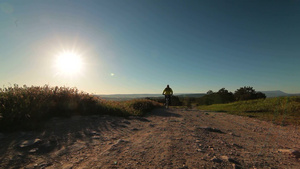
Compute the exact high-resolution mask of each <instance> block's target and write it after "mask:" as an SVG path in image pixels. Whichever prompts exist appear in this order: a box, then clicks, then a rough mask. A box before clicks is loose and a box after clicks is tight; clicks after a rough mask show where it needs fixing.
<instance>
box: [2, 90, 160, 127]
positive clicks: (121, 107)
mask: <svg viewBox="0 0 300 169" xmlns="http://www.w3.org/2000/svg"><path fill="white" fill-rule="evenodd" d="M156 106H159V104H158V103H156V102H153V101H150V100H145V99H144V100H143V99H140V100H131V101H125V102H113V101H106V100H103V99H100V98H98V97H95V96H92V95H89V94H87V93H84V92H80V91H78V89H76V88H68V87H49V86H47V85H45V86H43V87H40V86H32V87H27V86H23V87H19V86H17V85H15V86H14V87H8V88H4V89H1V88H0V131H14V130H20V129H21V130H32V129H37V128H40V127H41V126H42V125H43V123H44V122H45V121H46V120H48V119H50V118H52V117H70V116H72V115H104V114H108V115H114V116H131V115H143V114H144V113H146V112H147V111H150V110H151V109H153V108H154V107H156Z"/></svg>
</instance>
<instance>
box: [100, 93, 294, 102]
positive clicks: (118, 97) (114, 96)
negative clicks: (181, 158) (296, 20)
mask: <svg viewBox="0 0 300 169" xmlns="http://www.w3.org/2000/svg"><path fill="white" fill-rule="evenodd" d="M260 92H262V93H264V94H266V96H267V97H280V96H300V93H298V94H289V93H285V92H283V91H280V90H274V91H260ZM204 95H205V93H178V94H175V96H178V97H196V98H198V97H202V96H204ZM95 96H98V97H100V98H103V99H106V100H117V101H119V100H131V99H139V98H153V97H164V96H163V95H161V94H112V95H95Z"/></svg>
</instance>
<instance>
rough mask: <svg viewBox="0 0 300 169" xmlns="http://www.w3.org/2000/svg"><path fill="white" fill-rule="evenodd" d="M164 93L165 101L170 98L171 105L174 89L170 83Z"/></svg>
mask: <svg viewBox="0 0 300 169" xmlns="http://www.w3.org/2000/svg"><path fill="white" fill-rule="evenodd" d="M162 94H163V95H165V101H166V100H167V98H169V104H170V105H171V96H172V95H173V90H172V89H171V88H170V86H169V85H167V87H166V88H165V90H164V91H163V93H162Z"/></svg>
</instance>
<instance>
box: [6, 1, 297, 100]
mask: <svg viewBox="0 0 300 169" xmlns="http://www.w3.org/2000/svg"><path fill="white" fill-rule="evenodd" d="M299 30H300V1H264V0H263V1H261V0H246V1H239V0H230V1H222V0H214V1H200V0H190V1H181V0H165V1H156V0H153V1H147V0H130V1H129V0H124V1H118V0H110V1H106V0H88V1H81V0H44V1H39V0H26V1H19V0H10V1H5V0H0V37H1V38H0V86H1V87H3V86H4V87H5V86H10V85H13V84H18V85H19V86H22V85H24V84H25V85H27V86H31V85H34V86H43V85H45V84H48V85H50V86H69V87H77V88H78V89H79V90H81V91H85V92H88V93H95V94H126V93H130V94H139V93H141V94H142V93H143V94H144V93H150V94H151V93H153V94H156V93H160V92H162V91H163V89H164V88H165V87H166V85H167V84H169V85H170V87H171V88H172V89H173V90H174V93H206V92H207V91H208V90H213V91H218V90H219V89H221V88H226V89H227V90H229V91H231V92H234V91H235V90H236V89H238V88H240V87H243V86H251V87H253V88H254V89H255V90H256V91H271V90H281V91H283V92H285V93H289V94H293V93H300V78H299V77H300V66H299V63H300V48H299V44H300V31H299Z"/></svg>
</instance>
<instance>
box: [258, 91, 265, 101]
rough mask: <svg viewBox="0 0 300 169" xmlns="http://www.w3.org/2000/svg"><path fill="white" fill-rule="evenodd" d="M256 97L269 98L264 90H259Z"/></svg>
mask: <svg viewBox="0 0 300 169" xmlns="http://www.w3.org/2000/svg"><path fill="white" fill-rule="evenodd" d="M256 98H257V99H265V98H267V96H266V95H265V94H264V93H262V92H257V93H256Z"/></svg>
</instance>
